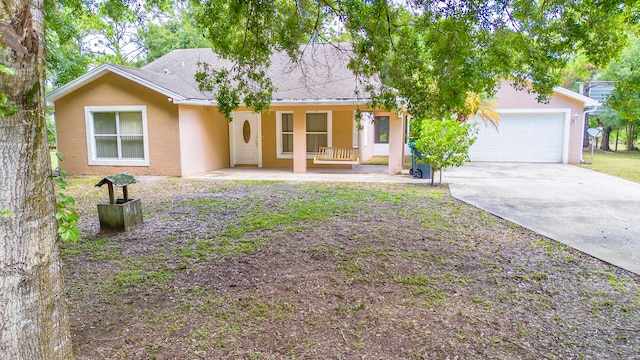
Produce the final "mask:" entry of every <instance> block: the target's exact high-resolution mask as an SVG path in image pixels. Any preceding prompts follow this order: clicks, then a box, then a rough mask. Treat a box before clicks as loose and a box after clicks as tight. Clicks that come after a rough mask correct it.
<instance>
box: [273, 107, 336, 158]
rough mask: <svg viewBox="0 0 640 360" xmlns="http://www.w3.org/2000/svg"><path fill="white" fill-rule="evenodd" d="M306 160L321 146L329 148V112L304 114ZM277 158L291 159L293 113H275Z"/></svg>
mask: <svg viewBox="0 0 640 360" xmlns="http://www.w3.org/2000/svg"><path fill="white" fill-rule="evenodd" d="M306 128H307V130H306V138H307V158H311V159H312V158H313V156H314V155H315V154H316V153H317V152H318V148H319V147H321V146H331V112H330V111H314V112H307V113H306ZM276 136H277V138H276V147H277V150H276V151H277V157H278V158H281V159H282V158H284V159H290V158H292V157H293V112H285V111H278V112H276Z"/></svg>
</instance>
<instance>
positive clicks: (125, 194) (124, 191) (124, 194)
mask: <svg viewBox="0 0 640 360" xmlns="http://www.w3.org/2000/svg"><path fill="white" fill-rule="evenodd" d="M122 198H123V199H124V202H127V201H129V192H128V191H127V185H125V186H123V187H122Z"/></svg>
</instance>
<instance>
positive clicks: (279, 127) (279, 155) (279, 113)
mask: <svg viewBox="0 0 640 360" xmlns="http://www.w3.org/2000/svg"><path fill="white" fill-rule="evenodd" d="M284 114H287V115H289V114H290V115H292V116H293V111H276V158H278V159H293V152H290V153H289V152H287V153H285V152H283V151H282V135H284V133H283V132H282V115H284ZM291 134H292V135H293V132H291Z"/></svg>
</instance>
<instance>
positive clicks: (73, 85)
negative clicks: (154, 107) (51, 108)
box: [46, 64, 184, 102]
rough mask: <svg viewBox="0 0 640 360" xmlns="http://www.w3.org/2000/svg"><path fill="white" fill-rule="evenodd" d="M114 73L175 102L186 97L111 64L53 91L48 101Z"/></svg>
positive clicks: (99, 67)
mask: <svg viewBox="0 0 640 360" xmlns="http://www.w3.org/2000/svg"><path fill="white" fill-rule="evenodd" d="M109 72H111V73H114V74H116V75H119V76H122V77H124V78H125V79H128V80H131V81H133V82H135V83H137V84H139V85H142V86H144V87H146V88H148V89H150V90H153V91H155V92H157V93H160V94H162V95H165V96H167V97H170V98H172V99H173V100H174V101H175V100H178V101H181V100H184V97H183V96H181V95H179V94H176V93H174V92H173V91H170V90H167V89H166V88H163V87H161V86H158V85H156V84H154V83H152V82H149V81H147V80H144V79H142V78H139V77H137V76H135V75H133V74H130V73H128V72H126V71H123V70H121V69H119V68H117V67H115V66H112V65H111V64H102V65H100V66H98V67H97V68H95V69H93V70H91V71H88V72H87V73H85V74H84V75H82V76H80V77H78V78H76V79H75V80H73V81H71V82H69V83H67V84H65V85H63V86H61V87H59V88H57V89H56V90H53V91H52V92H50V93H49V94H47V96H46V100H47V102H55V101H56V100H58V99H60V98H62V97H64V96H66V95H68V94H70V93H71V92H73V91H76V90H78V89H79V88H81V87H83V86H85V85H86V84H88V83H90V82H92V81H94V80H96V79H98V78H100V77H102V76H104V75H106V74H107V73H109Z"/></svg>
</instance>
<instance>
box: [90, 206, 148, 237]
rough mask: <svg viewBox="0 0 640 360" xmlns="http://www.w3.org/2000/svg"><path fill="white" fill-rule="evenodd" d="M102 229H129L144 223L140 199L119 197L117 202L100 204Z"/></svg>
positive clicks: (99, 215)
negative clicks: (125, 199)
mask: <svg viewBox="0 0 640 360" xmlns="http://www.w3.org/2000/svg"><path fill="white" fill-rule="evenodd" d="M98 217H99V218H100V230H118V231H127V230H129V229H132V228H134V227H136V226H138V225H140V224H142V202H141V201H140V199H129V200H128V201H124V199H117V200H116V203H115V204H110V203H108V202H107V203H102V204H98Z"/></svg>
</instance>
